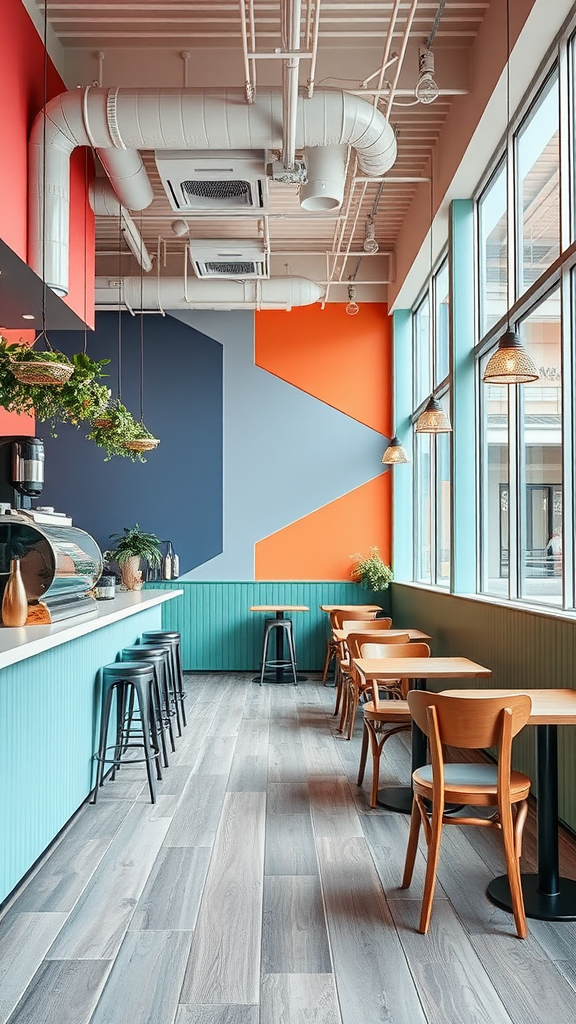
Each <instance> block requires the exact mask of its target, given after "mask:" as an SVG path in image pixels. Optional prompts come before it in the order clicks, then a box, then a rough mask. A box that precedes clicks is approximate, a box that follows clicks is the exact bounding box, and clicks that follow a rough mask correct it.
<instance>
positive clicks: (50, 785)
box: [0, 590, 182, 903]
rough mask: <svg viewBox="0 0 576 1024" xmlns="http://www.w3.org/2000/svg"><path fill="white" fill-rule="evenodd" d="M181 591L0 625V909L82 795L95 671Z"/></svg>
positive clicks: (154, 623)
mask: <svg viewBox="0 0 576 1024" xmlns="http://www.w3.org/2000/svg"><path fill="white" fill-rule="evenodd" d="M181 594H182V591H181V590H157V591H156V590H141V591H134V592H130V593H119V594H117V596H116V597H115V598H114V600H112V601H101V602H98V603H97V609H98V614H97V616H96V617H93V618H88V619H85V620H82V619H81V618H77V619H72V620H70V619H68V620H67V621H64V622H59V623H54V624H52V625H44V626H22V627H20V628H3V627H0V823H1V831H0V903H1V902H2V901H4V900H5V899H6V897H7V896H8V895H9V893H10V892H11V891H12V890H13V889H14V887H15V886H16V885H17V884H18V883H19V881H20V880H21V879H22V878H23V876H24V875H25V874H26V872H27V871H29V869H30V868H31V867H32V865H33V864H34V863H35V861H36V860H37V859H38V857H39V856H40V855H41V854H42V853H43V851H44V850H45V849H46V847H47V846H49V844H50V843H51V842H52V841H53V839H54V838H55V837H56V836H57V835H58V833H59V832H60V830H61V829H62V828H63V827H64V825H65V824H66V822H67V821H68V820H69V819H70V818H71V817H72V815H73V814H74V812H75V811H76V810H77V809H78V808H79V807H80V805H81V804H82V803H83V801H84V800H86V798H87V796H88V795H89V793H90V790H91V788H92V783H93V775H94V770H95V766H94V763H93V760H92V758H93V754H94V752H95V750H96V748H97V743H98V728H99V710H100V708H99V685H98V684H99V676H98V672H99V669H100V668H101V667H102V666H103V665H106V664H107V663H108V662H110V661H114V660H115V658H116V655H117V653H118V651H119V650H121V648H122V647H126V646H128V645H130V644H133V643H135V642H136V641H137V639H138V638H139V637H140V635H141V633H143V632H145V631H146V630H154V629H161V628H162V605H163V604H164V603H165V602H166V601H172V600H174V599H175V598H180V596H181Z"/></svg>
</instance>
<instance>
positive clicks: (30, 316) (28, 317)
mask: <svg viewBox="0 0 576 1024" xmlns="http://www.w3.org/2000/svg"><path fill="white" fill-rule="evenodd" d="M22 319H23V320H35V319H36V317H35V316H34V314H33V313H22Z"/></svg>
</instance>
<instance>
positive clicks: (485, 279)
mask: <svg viewBox="0 0 576 1024" xmlns="http://www.w3.org/2000/svg"><path fill="white" fill-rule="evenodd" d="M506 220H507V218H506V163H505V161H504V162H503V163H502V164H501V165H500V167H499V169H498V170H497V171H496V174H495V175H494V177H493V178H492V180H491V181H490V183H489V185H488V186H487V187H486V188H485V190H484V192H483V193H482V196H481V197H480V201H479V203H478V238H479V245H480V252H479V261H478V262H479V272H480V281H479V288H478V294H479V298H480V303H479V304H480V336H481V337H482V336H483V335H484V334H486V332H487V331H488V330H489V328H490V327H492V326H493V325H494V324H495V323H497V321H498V320H500V318H501V317H502V316H504V313H505V312H506V309H507V308H508V301H507V296H508V289H507V277H508V241H507V236H506Z"/></svg>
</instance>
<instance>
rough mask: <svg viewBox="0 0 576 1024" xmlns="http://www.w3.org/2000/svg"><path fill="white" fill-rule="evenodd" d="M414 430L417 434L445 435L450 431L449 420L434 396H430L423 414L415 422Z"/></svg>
mask: <svg viewBox="0 0 576 1024" xmlns="http://www.w3.org/2000/svg"><path fill="white" fill-rule="evenodd" d="M415 429H416V433H417V434H447V433H449V432H450V431H451V430H452V426H451V423H450V420H449V419H448V417H447V415H446V413H445V412H444V409H443V408H442V406H441V405H440V402H438V401H437V399H436V398H434V395H430V398H429V399H428V404H427V406H426V408H425V409H424V412H421V413H420V415H419V417H418V419H417V420H416V428H415Z"/></svg>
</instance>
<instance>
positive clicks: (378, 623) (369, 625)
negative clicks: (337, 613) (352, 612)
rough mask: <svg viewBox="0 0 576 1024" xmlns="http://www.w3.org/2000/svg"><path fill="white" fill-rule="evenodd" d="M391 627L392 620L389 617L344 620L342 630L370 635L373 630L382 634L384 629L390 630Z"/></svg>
mask: <svg viewBox="0 0 576 1024" xmlns="http://www.w3.org/2000/svg"><path fill="white" fill-rule="evenodd" d="M391 626H392V619H391V618H389V617H386V618H382V619H344V622H343V623H342V626H341V629H347V630H352V629H353V630H354V632H355V633H370V632H371V631H372V630H375V631H376V632H382V630H384V629H390V627H391Z"/></svg>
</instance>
